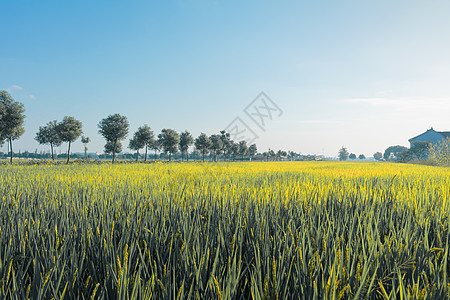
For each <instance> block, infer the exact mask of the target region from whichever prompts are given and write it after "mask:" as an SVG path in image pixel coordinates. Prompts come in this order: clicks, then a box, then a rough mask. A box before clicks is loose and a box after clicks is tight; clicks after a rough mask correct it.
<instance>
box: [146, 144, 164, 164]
mask: <svg viewBox="0 0 450 300" xmlns="http://www.w3.org/2000/svg"><path fill="white" fill-rule="evenodd" d="M148 148H149V149H151V150H155V162H156V156H157V153H158V150H159V149H161V145H160V143H159V140H153V143H151V144H150V145H149V146H148Z"/></svg>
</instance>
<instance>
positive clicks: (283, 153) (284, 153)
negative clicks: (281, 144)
mask: <svg viewBox="0 0 450 300" xmlns="http://www.w3.org/2000/svg"><path fill="white" fill-rule="evenodd" d="M286 156H287V152H286V151H283V150H278V151H277V153H276V157H277V160H281V158H285V157H286Z"/></svg>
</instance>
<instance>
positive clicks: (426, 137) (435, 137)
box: [409, 129, 444, 147]
mask: <svg viewBox="0 0 450 300" xmlns="http://www.w3.org/2000/svg"><path fill="white" fill-rule="evenodd" d="M443 139H444V136H443V135H442V134H440V133H437V132H436V131H434V130H432V129H431V130H428V131H427V132H425V133H423V134H421V135H419V136H416V137H415V138H412V139H410V140H409V143H410V147H412V145H413V142H431V143H433V144H437V143H439V142H440V141H442V140H443Z"/></svg>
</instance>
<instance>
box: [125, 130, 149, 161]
mask: <svg viewBox="0 0 450 300" xmlns="http://www.w3.org/2000/svg"><path fill="white" fill-rule="evenodd" d="M144 146H145V143H144V141H142V139H141V138H140V137H139V132H138V131H136V132H135V133H134V135H133V138H132V139H131V140H130V144H129V145H128V148H130V149H131V150H135V151H136V161H138V160H139V150H140V149H142V148H144Z"/></svg>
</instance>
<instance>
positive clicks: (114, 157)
mask: <svg viewBox="0 0 450 300" xmlns="http://www.w3.org/2000/svg"><path fill="white" fill-rule="evenodd" d="M116 143H117V142H116V141H114V145H113V158H112V163H114V161H115V160H116Z"/></svg>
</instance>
